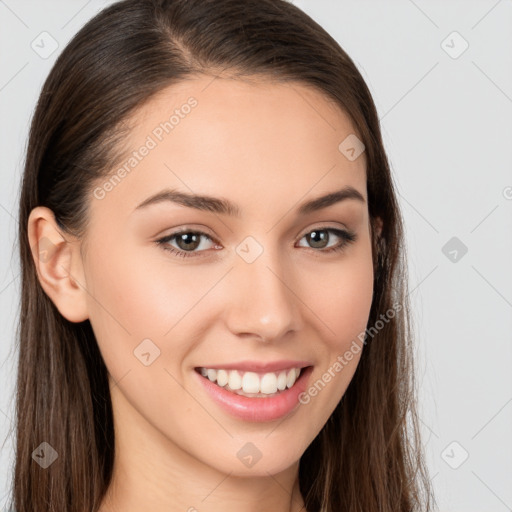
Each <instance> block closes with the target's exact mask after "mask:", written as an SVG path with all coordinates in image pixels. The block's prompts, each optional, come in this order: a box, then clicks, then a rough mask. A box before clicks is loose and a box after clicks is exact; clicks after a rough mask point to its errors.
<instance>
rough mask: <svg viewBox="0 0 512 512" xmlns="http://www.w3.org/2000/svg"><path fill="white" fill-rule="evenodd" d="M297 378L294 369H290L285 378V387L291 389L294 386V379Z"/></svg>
mask: <svg viewBox="0 0 512 512" xmlns="http://www.w3.org/2000/svg"><path fill="white" fill-rule="evenodd" d="M296 377H297V374H296V373H295V369H294V368H292V369H291V370H290V371H289V372H288V375H287V376H286V386H287V387H289V388H291V387H292V386H293V385H294V384H295V379H296Z"/></svg>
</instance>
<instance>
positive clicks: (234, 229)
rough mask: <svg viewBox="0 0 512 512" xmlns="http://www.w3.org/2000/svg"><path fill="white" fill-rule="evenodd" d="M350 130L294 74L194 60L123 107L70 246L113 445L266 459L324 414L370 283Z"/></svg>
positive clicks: (300, 441)
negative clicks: (107, 160)
mask: <svg viewBox="0 0 512 512" xmlns="http://www.w3.org/2000/svg"><path fill="white" fill-rule="evenodd" d="M353 134H354V128H353V127H352V125H351V123H350V121H349V119H348V117H347V116H345V115H344V114H343V113H342V112H341V111H340V110H339V109H338V108H337V107H335V106H334V104H333V103H332V102H330V101H328V100H327V99H326V98H325V97H324V96H323V95H321V94H320V93H319V92H316V91H314V90H312V89H311V88H308V87H305V86H304V85H300V84H298V83H293V84H288V85H285V84H275V83H270V82H260V83H258V84H256V83H248V82H244V81H240V80H230V79H221V78H217V79H212V78H211V77H204V76H201V77H197V78H195V79H191V80H188V81H186V82H182V83H181V84H179V85H175V86H172V87H170V88H168V89H166V90H164V91H163V92H162V93H161V94H159V95H158V97H157V98H154V99H153V100H151V101H150V102H149V103H147V104H146V105H145V106H144V107H143V108H142V109H141V110H140V111H139V112H138V113H137V116H136V122H135V123H134V128H133V130H132V131H131V132H130V135H129V137H128V138H127V140H126V147H127V148H128V153H127V155H126V158H125V159H124V160H123V161H121V162H120V164H119V166H118V167H116V168H115V169H112V170H111V175H110V177H108V178H105V179H104V180H102V181H101V182H99V183H98V184H97V186H96V188H95V189H94V191H93V192H94V193H93V194H92V195H91V197H90V198H89V200H90V214H91V217H90V224H89V226H88V234H87V250H86V253H85V256H84V261H83V265H84V266H83V271H84V277H85V281H86V288H87V307H88V314H89V319H90V322H91V325H92V327H93V330H94V333H95V335H96V338H97V341H98V345H99V348H100V350H101V353H102V356H103V358H104V360H105V364H106V366H107V368H108V371H109V374H110V376H111V383H110V387H111V394H112V402H113V409H114V419H115V426H116V442H117V443H119V446H123V450H124V451H125V452H126V453H128V452H129V451H132V452H135V453H139V454H140V457H144V458H145V459H146V460H147V459H148V454H150V453H153V454H156V453H159V454H172V458H173V460H174V461H176V460H178V459H179V460H181V461H185V460H186V461H189V462H190V461H193V464H194V465H196V467H205V466H208V467H210V468H212V469H215V470H219V471H222V472H225V473H231V474H233V475H239V476H247V475H253V476H256V475H267V474H268V473H271V474H276V473H277V472H279V471H282V470H284V469H285V468H288V467H290V466H291V465H292V464H294V463H295V462H296V461H298V459H299V458H300V457H301V455H302V454H303V452H304V451H305V449H306V448H307V446H308V445H309V444H310V443H311V442H312V441H313V439H314V438H315V436H316V435H317V434H318V432H319V431H320V429H321V428H322V427H323V425H324V424H325V423H326V421H327V419H328V418H329V416H330V415H331V413H332V412H333V410H334V408H335V407H336V405H337V404H338V402H339V401H340V399H341V397H342V396H343V394H344V393H345V390H346V389H347V386H348V385H349V382H350V380H351V379H352V376H353V374H354V371H355V370H356V367H357V364H358V362H359V359H360V354H361V351H360V347H361V341H360V339H358V336H359V335H360V333H361V332H363V331H364V330H365V328H366V325H367V321H368V316H369V311H370V305H371V301H372V292H373V266H372V254H371V238H370V226H369V216H368V204H367V195H366V174H365V172H366V171H365V155H364V153H362V154H361V155H360V156H359V157H358V156H357V155H358V153H359V151H360V148H359V147H358V146H357V140H356V139H355V138H354V135H353ZM347 137H350V138H349V139H348V140H346V141H345V139H347ZM344 141H345V142H344ZM354 141H355V142H354ZM342 142H343V144H342V145H341V148H340V144H341V143H342ZM123 166H124V167H123ZM123 169H124V170H123ZM347 187H350V188H351V189H354V190H355V191H357V192H356V193H355V194H352V195H348V196H347V197H346V198H345V199H342V200H337V201H330V200H325V201H323V202H318V203H315V202H313V203H311V201H314V200H315V199H317V198H320V197H323V196H326V195H328V194H334V193H337V192H339V191H341V190H342V189H345V188H347ZM357 193H358V194H359V195H360V196H361V197H360V198H357V197H356V196H357ZM165 194H167V196H166V195H165ZM173 194H174V196H173ZM155 195H159V196H157V197H159V200H152V201H149V198H152V197H153V196H155ZM199 196H201V198H202V199H201V198H200V197H199ZM206 196H208V198H211V199H205V198H204V197H206ZM173 197H174V199H175V201H173V200H172V199H173ZM214 198H215V199H214ZM338 199H339V198H338ZM144 203H146V204H145V205H144ZM228 203H229V205H232V206H231V207H227V205H228ZM305 205H309V206H308V207H305ZM235 210H236V213H235ZM179 232H183V233H182V235H181V236H179V235H177V233H179ZM344 232H347V233H348V234H349V235H350V234H351V235H353V236H352V238H353V240H350V239H346V238H345V235H344ZM340 247H341V249H340V250H332V249H335V248H340ZM171 251H176V252H171ZM347 354H348V357H347ZM350 354H351V355H350ZM306 367H308V368H306ZM201 368H204V369H205V370H203V373H205V374H206V376H203V375H202V374H201V370H200V369H201ZM294 368H302V370H301V373H300V375H299V378H298V380H297V381H296V382H295V383H294V378H295V377H296V375H295V370H293V369H294ZM208 369H209V370H210V371H209V372H208ZM214 370H216V371H214ZM237 370H240V371H237ZM283 373H284V376H283V375H282V374H283ZM210 378H218V379H219V382H218V383H214V382H212V381H211V380H210ZM315 383H316V385H315ZM221 385H223V388H222V387H221ZM231 385H232V386H233V388H237V387H239V386H240V385H242V386H243V387H242V388H241V389H242V390H244V389H245V390H246V394H247V395H249V396H245V397H244V396H240V394H239V393H240V389H239V390H238V391H236V390H235V389H233V390H230V389H228V388H229V387H230V386H231ZM288 386H291V387H288ZM283 387H284V388H285V389H286V391H285V390H282V388H283ZM256 390H258V391H256ZM260 391H263V394H265V396H253V395H250V394H249V393H256V392H260ZM274 391H276V392H277V394H275V393H273V392H274ZM299 393H300V396H299ZM299 398H300V400H299ZM135 442H136V443H137V444H134V443H135ZM121 453H123V452H121ZM160 456H161V455H159V457H160ZM121 457H122V455H121ZM155 457H156V456H155ZM161 460H164V459H163V458H162V459H161Z"/></svg>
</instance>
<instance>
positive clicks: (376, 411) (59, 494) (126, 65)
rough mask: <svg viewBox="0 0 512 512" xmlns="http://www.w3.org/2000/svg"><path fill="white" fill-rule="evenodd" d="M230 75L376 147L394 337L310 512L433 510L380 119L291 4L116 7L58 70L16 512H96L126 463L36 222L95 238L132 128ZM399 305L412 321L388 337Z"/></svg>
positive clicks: (308, 474)
mask: <svg viewBox="0 0 512 512" xmlns="http://www.w3.org/2000/svg"><path fill="white" fill-rule="evenodd" d="M221 72H222V73H224V74H229V76H231V77H235V78H236V77H250V76H262V77H267V78H270V79H272V80H276V81H283V82H284V81H288V82H296V83H302V84H307V85H311V86H314V87H316V88H317V89H318V90H319V91H320V92H322V93H323V94H324V95H325V97H327V98H328V99H329V100H331V101H334V102H336V103H337V104H338V105H339V106H340V108H342V109H343V111H344V112H346V113H347V114H348V115H349V117H350V118H351V120H352V122H353V126H354V129H355V130H356V132H357V135H358V137H359V138H360V139H361V140H362V141H363V143H364V145H365V156H366V161H367V195H368V205H369V214H370V219H371V221H372V242H373V257H374V267H375V281H374V297H373V303H372V306H371V311H370V317H369V322H368V327H369V328H370V327H373V326H375V325H376V324H377V322H379V321H380V323H381V324H382V326H381V328H379V329H375V328H374V329H373V330H370V329H368V330H367V332H366V333H365V336H364V343H365V348H364V350H363V351H362V355H361V359H360V362H359V365H358V367H357V370H356V373H355V374H354V377H353V379H352V381H351V383H350V385H349V387H348V389H347V391H346V393H345V395H344V396H343V398H342V399H341V401H340V402H339V404H338V406H337V407H336V409H335V411H334V412H333V414H332V416H331V417H330V418H329V420H328V421H327V423H326V425H325V426H324V427H323V429H322V430H321V432H320V433H319V434H318V436H317V437H316V438H315V439H314V440H313V442H312V443H311V445H310V446H309V447H308V448H307V450H306V451H305V453H304V454H303V456H302V458H301V462H300V467H299V480H300V489H301V493H302V495H303V497H304V500H305V504H306V508H307V510H308V512H321V511H322V512H339V511H342V510H343V511H346V512H363V511H364V512H373V511H379V512H391V511H392V512H411V511H413V510H414V511H416V510H422V511H428V510H431V502H432V499H433V497H432V496H431V490H430V482H429V479H428V476H427V470H426V465H425V462H424V455H423V452H422V445H421V443H420V432H419V421H418V417H417V412H416V402H415V396H416V386H415V380H414V367H413V353H412V346H411V340H412V336H411V331H412V329H411V323H410V318H409V305H408V299H407V284H406V283H407V275H406V274H407V272H406V265H405V248H404V243H403V231H402V229H403V228H402V220H401V214H400V211H399V207H398V203H397V199H396V195H395V191H394V186H393V182H392V177H391V174H390V168H389V164H388V160H387V156H386V154H385V150H384V147H383V143H382V137H381V132H380V126H379V119H378V116H377V111H376V108H375V105H374V102H373V100H372V97H371V95H370V92H369V90H368V87H367V85H366V84H365V82H364V80H363V78H362V76H361V74H360V73H359V71H358V70H357V68H356V66H355V65H354V63H353V61H352V60H351V59H350V57H349V56H348V55H347V54H346V53H345V52H344V51H343V49H342V48H340V46H339V44H338V43H337V42H336V41H335V40H334V39H333V38H332V37H331V36H330V35H329V34H327V32H326V31H325V30H324V29H323V28H321V27H320V26H319V25H318V24H317V23H316V22H315V21H313V20H312V19H311V18H310V17H308V16H307V15H306V14H305V13H303V12H302V11H301V10H300V9H298V8H297V7H295V6H294V5H293V4H291V3H289V2H288V1H285V0H244V1H240V0H125V1H121V2H117V3H115V4H112V5H111V6H109V7H107V8H106V9H104V10H103V11H101V12H100V13H99V14H97V15H96V16H95V17H94V18H93V19H91V20H90V21H89V22H88V23H87V24H86V25H85V26H84V27H83V28H82V29H81V30H80V31H79V32H78V33H77V34H76V35H75V36H74V38H73V39H72V40H71V42H70V43H69V44H68V45H67V47H66V48H64V50H63V51H62V53H61V54H60V56H59V58H58V59H57V61H56V63H55V65H54V66H53V68H52V70H51V72H50V74H49V76H48V78H47V80H46V82H45V84H44V86H43V89H42V92H41V94H40V97H39V101H38V104H37V107H36V110H35V112H34V116H33V119H32V124H31V129H30V136H29V142H28V148H27V154H26V161H25V168H24V175H23V181H22V188H21V196H20V205H19V250H20V256H21V258H20V261H21V272H22V281H21V282H22V287H21V304H20V311H21V315H20V321H19V325H18V338H19V363H18V377H17V395H16V436H17V438H16V443H15V446H16V448H15V449H16V458H15V471H14V475H13V500H14V501H13V505H14V507H15V509H16V511H17V512H29V511H30V512H43V511H44V512H49V511H54V512H88V511H91V512H95V511H97V510H98V508H99V505H100V503H101V501H102V498H103V497H104V495H105V492H106V490H107V487H108V485H109V482H110V478H111V475H112V467H113V460H114V429H113V416H112V404H111V401H110V393H109V387H108V379H107V369H106V367H105V364H104V362H103V360H102V357H101V355H100V352H99V349H98V346H97V342H96V339H95V337H94V333H93V331H92V328H91V325H90V323H89V321H88V320H86V321H84V322H79V323H72V322H69V321H67V320H66V319H65V318H64V317H63V316H62V315H61V314H60V313H59V311H58V310H57V308H56V307H55V306H54V304H53V302H52V301H51V300H50V298H49V297H48V296H47V295H46V294H45V292H44V291H43V289H42V287H41V285H40V283H39V281H38V277H37V272H36V268H35V265H34V261H33V256H32V253H31V248H30V246H29V242H28V236H27V224H28V217H29V214H30V212H31V210H32V209H33V208H35V207H36V206H46V207H48V208H50V209H51V210H52V211H53V213H54V215H55V218H56V221H57V222H58V224H59V226H60V227H61V229H62V231H63V232H64V233H70V234H73V235H74V236H78V237H81V236H83V235H84V234H85V233H86V230H87V219H88V206H89V202H88V199H89V198H90V197H91V191H92V190H93V188H94V185H95V184H96V183H97V181H98V180H99V179H101V178H102V176H104V175H105V174H106V173H107V172H108V170H109V169H112V168H113V166H114V165H115V163H116V162H117V160H118V158H119V155H120V151H121V148H122V139H123V133H125V131H124V130H127V129H128V128H127V126H128V125H127V124H126V123H125V122H126V121H128V120H129V119H130V115H131V114H134V113H135V112H136V109H138V108H139V107H141V106H142V105H143V104H144V103H145V102H147V101H148V100H149V99H151V98H152V97H153V96H154V95H155V94H156V93H158V92H159V91H161V90H162V89H164V88H165V87H168V86H170V85H172V84H176V83H178V82H182V81H185V80H186V79H187V78H188V77H191V76H192V75H194V74H197V73H204V74H210V75H212V76H213V75H215V74H218V73H221ZM340 142H341V141H340ZM377 218H380V219H382V222H383V226H382V232H381V233H380V235H379V234H378V233H377V230H376V219H377ZM396 304H400V305H401V307H400V308H399V311H397V312H396V314H395V315H394V316H393V317H392V318H389V319H388V321H386V322H382V321H381V320H380V318H381V315H382V314H383V313H385V312H387V311H389V310H391V309H393V308H396ZM42 442H47V443H48V444H49V445H50V446H51V447H52V448H53V449H54V450H55V451H56V452H57V454H59V457H58V458H57V460H56V461H55V462H54V463H53V464H52V465H51V466H50V467H48V468H46V469H44V470H42V468H41V467H40V465H39V464H36V463H35V461H34V460H33V457H32V454H33V452H34V450H35V449H36V448H38V447H39V446H40V445H41V443H42Z"/></svg>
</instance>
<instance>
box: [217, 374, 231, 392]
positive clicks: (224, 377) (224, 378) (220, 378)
mask: <svg viewBox="0 0 512 512" xmlns="http://www.w3.org/2000/svg"><path fill="white" fill-rule="evenodd" d="M228 380H229V377H228V372H227V371H226V370H219V371H218V372H217V384H218V385H219V386H220V387H221V388H223V387H224V386H225V385H226V384H227V383H228Z"/></svg>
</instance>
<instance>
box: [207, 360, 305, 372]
mask: <svg viewBox="0 0 512 512" xmlns="http://www.w3.org/2000/svg"><path fill="white" fill-rule="evenodd" d="M306 366H311V363H310V362H309V361H293V360H291V359H290V360H281V361H267V362H264V361H239V362H238V363H223V364H207V365H205V366H199V367H198V368H211V369H213V370H221V369H222V370H242V371H244V372H261V373H266V372H277V371H279V370H288V369H290V368H305V367H306Z"/></svg>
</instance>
